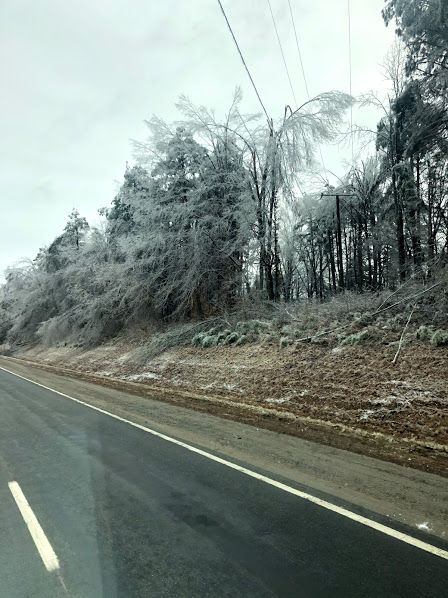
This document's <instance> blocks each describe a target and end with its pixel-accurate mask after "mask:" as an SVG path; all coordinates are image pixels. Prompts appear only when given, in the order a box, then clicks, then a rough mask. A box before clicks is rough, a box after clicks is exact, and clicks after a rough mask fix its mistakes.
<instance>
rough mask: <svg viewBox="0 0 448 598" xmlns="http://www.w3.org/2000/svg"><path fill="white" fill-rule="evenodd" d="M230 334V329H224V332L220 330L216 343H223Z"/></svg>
mask: <svg viewBox="0 0 448 598" xmlns="http://www.w3.org/2000/svg"><path fill="white" fill-rule="evenodd" d="M229 334H230V330H223V331H222V332H220V333H219V334H218V335H217V337H216V344H217V345H223V344H224V342H225V340H226V338H227V337H228V336H229Z"/></svg>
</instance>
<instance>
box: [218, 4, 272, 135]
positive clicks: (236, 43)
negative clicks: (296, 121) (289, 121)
mask: <svg viewBox="0 0 448 598" xmlns="http://www.w3.org/2000/svg"><path fill="white" fill-rule="evenodd" d="M218 4H219V6H220V8H221V12H222V14H223V16H224V19H225V20H226V23H227V27H228V28H229V31H230V34H231V35H232V38H233V41H234V42H235V46H236V48H237V50H238V53H239V55H240V58H241V61H242V63H243V64H244V68H245V69H246V72H247V75H248V77H249V79H250V82H251V83H252V86H253V88H254V90H255V93H256V94H257V98H258V101H259V102H260V105H261V107H262V108H263V112H264V113H265V115H266V118H267V120H268V123H269V126H270V127H272V125H271V119H270V118H269V115H268V113H267V110H266V108H265V106H264V104H263V101H262V99H261V96H260V94H259V92H258V89H257V86H256V85H255V81H254V80H253V77H252V75H251V74H250V71H249V67H248V66H247V64H246V61H245V60H244V56H243V53H242V52H241V49H240V47H239V45H238V42H237V40H236V37H235V34H234V33H233V30H232V27H231V25H230V22H229V19H228V18H227V15H226V13H225V10H224V7H223V5H222V3H221V0H218Z"/></svg>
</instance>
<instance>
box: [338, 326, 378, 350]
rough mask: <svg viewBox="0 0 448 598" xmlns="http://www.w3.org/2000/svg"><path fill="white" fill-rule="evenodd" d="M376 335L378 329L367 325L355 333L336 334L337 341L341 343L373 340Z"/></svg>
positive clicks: (358, 342) (350, 343)
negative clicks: (346, 334)
mask: <svg viewBox="0 0 448 598" xmlns="http://www.w3.org/2000/svg"><path fill="white" fill-rule="evenodd" d="M377 335H378V331H377V330H376V328H373V326H369V327H368V328H365V329H364V330H361V332H358V333H357V334H349V335H348V336H345V335H343V334H341V335H339V336H338V341H339V343H340V344H341V345H359V344H360V343H363V342H365V341H370V340H374V339H375V338H376V337H377Z"/></svg>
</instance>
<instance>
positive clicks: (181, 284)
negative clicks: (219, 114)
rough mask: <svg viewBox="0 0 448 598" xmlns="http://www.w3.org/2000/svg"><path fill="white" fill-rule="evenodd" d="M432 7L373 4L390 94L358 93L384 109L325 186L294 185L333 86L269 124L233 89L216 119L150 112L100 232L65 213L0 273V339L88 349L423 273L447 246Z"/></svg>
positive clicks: (443, 34)
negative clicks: (169, 118)
mask: <svg viewBox="0 0 448 598" xmlns="http://www.w3.org/2000/svg"><path fill="white" fill-rule="evenodd" d="M444 7H445V3H443V2H442V3H440V2H438V1H437V0H431V1H430V2H424V3H423V2H422V1H420V0H413V1H407V2H401V1H400V0H392V1H390V2H388V3H387V4H386V8H385V11H384V13H383V17H384V19H385V21H386V22H387V23H388V22H389V21H392V20H395V21H396V22H397V25H398V30H399V34H400V37H401V39H400V41H399V43H397V45H396V47H395V48H394V50H393V51H392V53H391V54H390V55H389V57H388V60H387V62H386V64H385V70H386V72H387V76H388V78H389V79H390V82H391V89H392V90H393V91H392V92H391V94H390V96H389V97H388V98H387V99H386V100H385V101H380V100H379V99H378V98H376V97H375V96H373V95H372V94H370V95H368V96H365V97H363V98H362V100H361V101H362V102H363V103H365V104H367V103H373V104H375V105H376V106H379V107H380V108H381V110H382V113H383V117H382V118H381V120H380V122H379V123H378V127H377V131H376V132H375V136H376V152H375V155H374V156H372V157H370V158H369V159H366V160H364V161H361V160H358V161H357V162H356V164H354V165H353V166H352V168H351V169H350V170H349V172H348V173H347V175H346V176H345V177H344V178H343V179H341V181H340V184H339V185H338V186H336V187H331V186H329V185H328V184H324V183H317V184H315V192H313V193H304V192H303V191H302V187H303V184H304V183H303V180H304V173H307V172H309V171H310V169H312V168H313V165H314V161H313V159H314V152H315V151H316V148H317V147H318V145H319V144H320V143H328V142H333V141H337V140H338V139H339V138H340V136H341V131H342V130H343V128H344V118H345V114H346V112H347V110H348V109H349V108H350V106H351V105H352V102H353V100H352V98H350V97H349V96H347V95H346V94H343V93H340V92H329V93H325V94H321V95H320V96H318V97H316V98H314V99H313V100H311V101H310V102H307V103H305V104H304V105H303V106H301V107H300V108H298V109H297V110H295V111H294V110H292V109H291V108H289V107H287V108H286V109H285V113H284V115H283V118H282V119H280V120H278V121H273V120H269V121H266V120H264V119H263V118H262V117H260V116H259V115H244V114H241V112H240V110H239V104H240V100H241V97H240V93H239V92H237V93H236V94H235V97H234V101H233V103H232V105H231V108H230V110H229V112H228V114H227V115H226V117H225V118H224V119H223V120H222V121H218V120H217V119H216V118H215V115H214V113H212V112H209V111H208V110H206V109H205V108H203V107H196V106H194V105H193V104H192V103H191V102H190V101H189V100H188V99H187V98H185V97H183V98H181V99H180V101H179V104H178V108H179V110H180V112H181V114H182V120H181V121H179V122H177V123H174V124H173V125H172V126H170V125H168V124H167V123H164V122H163V121H161V120H160V119H157V118H153V119H152V120H151V121H149V122H148V123H147V124H148V127H149V131H150V135H149V138H148V140H147V141H146V142H144V143H140V144H136V147H135V151H136V158H137V160H136V165H134V166H130V167H127V168H126V172H125V176H124V182H123V184H122V186H121V188H120V190H119V192H118V194H117V195H116V197H115V198H114V199H113V201H112V204H111V206H110V207H108V208H104V209H102V210H100V214H101V218H102V220H101V222H102V224H101V226H99V227H95V228H90V227H89V225H88V223H87V221H86V220H85V219H84V218H82V217H81V216H80V215H79V213H78V212H77V211H76V210H73V212H72V213H71V215H70V216H69V220H68V222H67V225H66V226H65V228H64V230H63V232H62V234H61V235H60V236H58V237H57V238H56V239H55V240H54V241H53V243H52V244H51V245H50V246H49V247H46V248H42V249H41V250H40V251H39V253H38V255H37V256H36V258H35V259H34V260H32V261H30V262H29V263H27V264H23V265H21V266H19V267H15V268H11V269H9V270H8V272H7V274H6V284H5V285H4V286H3V288H2V290H1V303H0V340H1V341H4V340H5V339H8V340H9V342H11V343H17V342H27V341H30V340H35V339H37V338H40V339H43V340H45V341H46V342H49V343H54V342H57V341H59V340H62V339H65V340H67V339H71V340H72V342H76V341H79V342H81V343H95V342H99V341H102V340H104V339H106V338H108V337H110V336H113V335H115V334H116V333H117V332H118V331H119V330H120V329H121V328H122V327H123V326H125V325H127V324H128V323H129V322H131V321H142V320H148V319H150V318H155V319H158V320H167V319H170V320H176V319H177V320H178V319H184V318H192V317H198V318H203V317H207V316H209V315H210V314H212V313H219V312H222V311H225V310H228V309H232V308H233V307H235V306H236V305H238V303H239V302H241V301H242V300H250V301H257V300H267V301H285V302H289V301H297V300H300V299H304V298H317V299H319V300H321V301H323V300H326V299H328V298H329V297H331V296H333V295H335V294H336V293H340V292H343V291H344V290H346V289H350V290H354V289H355V290H358V291H359V292H364V291H376V290H379V289H382V288H384V287H391V288H393V287H394V286H396V285H397V284H399V283H400V282H403V281H405V280H407V279H408V278H409V277H410V276H420V277H422V278H430V277H431V276H433V273H434V269H435V268H436V267H439V266H441V265H443V264H444V261H445V258H446V254H447V239H448V220H447V210H446V207H447V206H446V201H447V174H448V171H447V165H448V161H447V155H448V154H447V124H448V121H447V116H446V114H447V113H446V100H447V71H446V69H447V62H446V60H447V56H446V48H448V39H447V37H448V35H447V31H448V27H447V15H446V12H445V8H444ZM441 24H442V25H443V26H441ZM442 42H443V43H442ZM357 133H358V134H359V135H360V136H361V137H358V139H359V138H361V139H362V134H367V133H368V132H365V131H361V130H358V131H357Z"/></svg>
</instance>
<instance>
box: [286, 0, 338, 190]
mask: <svg viewBox="0 0 448 598" xmlns="http://www.w3.org/2000/svg"><path fill="white" fill-rule="evenodd" d="M288 5H289V14H290V15H291V21H292V26H293V29H294V37H295V38H296V47H297V53H298V55H299V60H300V67H301V69H302V75H303V82H304V84H305V90H306V97H307V99H308V101H310V100H311V96H310V92H309V89H308V83H307V80H306V74H305V67H304V65H303V60H302V52H301V51H300V44H299V37H298V35H297V29H296V23H295V20H294V14H293V12H292V6H291V0H288ZM318 147H319V154H320V161H321V162H322V166H323V168H324V171H325V172H327V168H326V166H325V161H324V156H323V154H322V147H321V145H320V143H319V144H318ZM327 183H328V177H327Z"/></svg>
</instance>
